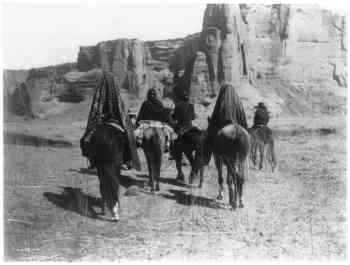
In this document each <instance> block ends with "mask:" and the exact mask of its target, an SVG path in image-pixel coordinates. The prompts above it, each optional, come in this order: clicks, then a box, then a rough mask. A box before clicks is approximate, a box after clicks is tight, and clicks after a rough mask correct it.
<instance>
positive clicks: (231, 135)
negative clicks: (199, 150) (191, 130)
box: [204, 118, 250, 210]
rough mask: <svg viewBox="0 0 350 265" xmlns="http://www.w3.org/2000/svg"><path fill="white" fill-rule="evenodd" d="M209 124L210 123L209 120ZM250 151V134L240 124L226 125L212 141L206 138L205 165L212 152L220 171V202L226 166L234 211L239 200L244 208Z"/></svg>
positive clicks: (240, 205)
mask: <svg viewBox="0 0 350 265" xmlns="http://www.w3.org/2000/svg"><path fill="white" fill-rule="evenodd" d="M208 122H209V123H210V119H209V118H208ZM211 143H215V144H211ZM249 149H250V136H249V133H248V132H247V130H245V129H244V128H243V127H242V126H240V125H239V124H238V123H232V124H229V125H226V126H224V127H223V128H221V129H220V130H218V131H217V132H216V133H215V134H214V135H213V136H212V139H209V138H208V136H206V138H205V140H204V154H205V163H206V164H207V163H209V160H210V156H211V152H212V153H213V155H214V159H215V165H216V167H217V170H218V183H219V194H218V196H217V199H218V200H222V198H223V190H224V189H223V177H222V167H223V165H225V166H226V168H227V178H226V183H227V186H228V190H229V204H230V205H231V207H232V210H234V209H236V208H237V200H238V202H239V204H238V206H239V207H240V208H242V207H243V202H242V194H243V184H244V180H245V177H246V171H247V157H248V155H249ZM233 188H234V189H233Z"/></svg>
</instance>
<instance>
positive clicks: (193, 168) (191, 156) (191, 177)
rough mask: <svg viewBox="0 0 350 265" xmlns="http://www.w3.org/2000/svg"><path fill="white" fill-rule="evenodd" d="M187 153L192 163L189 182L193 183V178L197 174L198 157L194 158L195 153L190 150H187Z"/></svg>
mask: <svg viewBox="0 0 350 265" xmlns="http://www.w3.org/2000/svg"><path fill="white" fill-rule="evenodd" d="M185 155H186V157H187V159H188V161H189V162H190V165H191V172H190V176H189V181H188V182H189V183H190V184H192V183H193V179H194V177H195V176H196V174H197V163H196V159H195V158H193V155H192V153H191V152H190V151H185Z"/></svg>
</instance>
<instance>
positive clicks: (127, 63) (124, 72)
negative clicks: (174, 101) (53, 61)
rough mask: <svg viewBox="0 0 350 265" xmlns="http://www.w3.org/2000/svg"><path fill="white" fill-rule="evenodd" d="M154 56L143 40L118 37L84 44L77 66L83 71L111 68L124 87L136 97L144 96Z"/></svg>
mask: <svg viewBox="0 0 350 265" xmlns="http://www.w3.org/2000/svg"><path fill="white" fill-rule="evenodd" d="M151 59H152V58H151V54H150V51H149V49H148V47H147V45H145V44H144V43H143V42H141V41H139V40H136V39H131V40H129V39H118V40H114V41H106V42H100V43H98V44H97V45H96V46H89V47H80V49H79V54H78V62H77V67H78V70H79V71H87V70H91V69H93V68H100V69H103V70H105V71H109V72H111V73H112V74H113V75H114V77H115V81H116V82H117V84H118V85H119V86H120V87H122V88H124V89H126V90H128V91H129V93H130V94H132V95H134V96H136V97H143V96H144V95H145V92H146V91H144V89H145V87H147V86H146V85H145V83H146V82H147V65H149V64H150V60H151Z"/></svg>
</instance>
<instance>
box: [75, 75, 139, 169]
mask: <svg viewBox="0 0 350 265" xmlns="http://www.w3.org/2000/svg"><path fill="white" fill-rule="evenodd" d="M101 123H105V124H109V125H111V126H113V127H115V128H118V129H119V130H121V131H124V132H125V135H126V138H127V144H126V145H127V146H126V148H125V153H124V163H125V164H127V166H128V167H129V168H130V167H131V162H132V166H133V167H134V168H135V169H137V170H140V169H141V164H140V160H139V157H138V154H137V151H136V141H135V137H134V134H133V128H132V123H131V120H130V119H129V117H128V115H127V114H126V111H125V106H124V102H123V100H122V98H121V96H120V93H119V89H118V87H117V86H116V85H115V83H114V80H113V76H112V75H111V74H110V73H108V72H105V71H103V72H101V73H100V75H99V76H98V86H97V88H96V90H95V95H94V98H93V101H92V105H91V109H90V113H89V118H88V123H87V126H86V130H85V133H84V135H83V137H82V138H81V140H80V146H81V149H82V153H83V156H86V157H89V152H90V150H89V148H88V147H89V143H90V139H91V136H92V135H93V133H94V131H95V127H96V125H98V124H101ZM90 162H92V161H90ZM91 167H94V165H93V164H91Z"/></svg>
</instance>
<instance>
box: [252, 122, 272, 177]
mask: <svg viewBox="0 0 350 265" xmlns="http://www.w3.org/2000/svg"><path fill="white" fill-rule="evenodd" d="M249 133H250V135H251V142H252V147H251V152H250V159H251V160H252V162H253V165H254V166H255V165H256V164H257V153H258V152H259V154H260V161H259V170H261V169H262V168H263V162H265V166H266V164H267V163H266V162H267V161H268V162H269V163H270V165H271V171H272V172H273V171H274V170H275V168H276V164H277V161H276V155H275V147H274V139H273V134H272V130H271V129H270V128H269V127H267V126H265V125H262V126H255V127H254V126H253V127H251V128H249ZM265 157H266V159H265ZM266 160H267V161H266Z"/></svg>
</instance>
